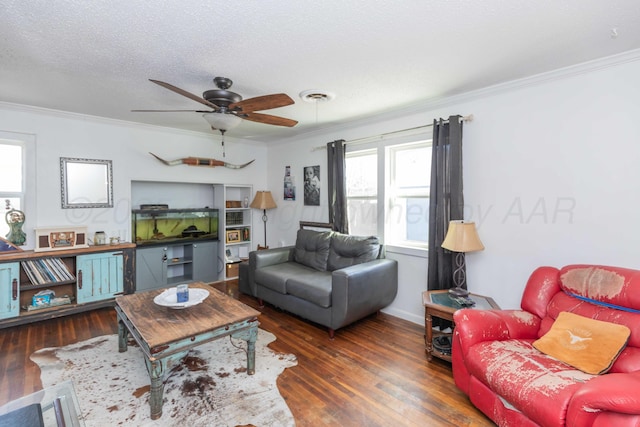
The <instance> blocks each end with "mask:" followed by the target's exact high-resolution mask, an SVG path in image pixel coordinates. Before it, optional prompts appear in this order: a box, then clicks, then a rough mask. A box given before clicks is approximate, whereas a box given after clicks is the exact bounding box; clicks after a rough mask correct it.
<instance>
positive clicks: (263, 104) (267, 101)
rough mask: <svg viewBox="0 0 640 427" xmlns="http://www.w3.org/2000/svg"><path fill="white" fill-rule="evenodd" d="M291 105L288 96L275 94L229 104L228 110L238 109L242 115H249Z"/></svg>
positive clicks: (291, 100) (291, 101) (291, 102)
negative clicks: (253, 112)
mask: <svg viewBox="0 0 640 427" xmlns="http://www.w3.org/2000/svg"><path fill="white" fill-rule="evenodd" d="M293 103H294V102H293V99H291V98H290V97H289V95H287V94H285V93H275V94H273V95H263V96H256V97H255V98H249V99H245V100H244V101H240V102H236V103H233V104H229V109H230V110H237V109H239V110H240V111H241V112H243V113H251V112H252V111H260V110H270V109H272V108H278V107H286V106H287V105H291V104H293Z"/></svg>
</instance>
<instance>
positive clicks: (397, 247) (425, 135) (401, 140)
mask: <svg viewBox="0 0 640 427" xmlns="http://www.w3.org/2000/svg"><path fill="white" fill-rule="evenodd" d="M420 142H422V143H426V144H428V146H429V147H430V146H431V143H432V135H431V132H430V129H426V130H423V131H422V132H418V133H413V134H411V135H403V136H396V137H389V138H387V137H385V138H382V139H380V140H378V141H376V142H364V143H354V144H349V143H347V148H346V151H347V153H346V155H347V156H354V155H358V154H357V153H358V152H363V151H365V150H371V149H375V150H377V155H378V195H377V202H378V233H377V235H378V236H379V237H380V239H381V241H382V242H383V243H385V248H386V251H387V252H393V253H400V254H405V255H410V256H418V257H426V256H427V252H428V247H427V245H423V244H419V245H407V244H404V243H403V244H397V243H394V244H389V243H386V242H385V237H384V236H385V228H386V227H385V225H386V223H387V212H386V203H385V202H386V200H387V195H386V191H387V183H386V180H387V173H386V170H387V168H388V165H387V153H386V152H387V150H386V148H387V147H394V146H400V145H406V144H413V143H420ZM347 173H349V172H348V171H347ZM429 184H430V183H429Z"/></svg>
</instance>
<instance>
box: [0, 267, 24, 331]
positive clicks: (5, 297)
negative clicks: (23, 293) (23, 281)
mask: <svg viewBox="0 0 640 427" xmlns="http://www.w3.org/2000/svg"><path fill="white" fill-rule="evenodd" d="M19 292H20V263H19V262H8V263H2V264H0V319H8V318H10V317H17V316H18V315H19V314H20V293H19Z"/></svg>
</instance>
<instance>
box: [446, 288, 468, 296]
mask: <svg viewBox="0 0 640 427" xmlns="http://www.w3.org/2000/svg"><path fill="white" fill-rule="evenodd" d="M449 295H451V296H454V297H466V296H469V291H468V290H466V289H463V288H460V287H455V288H451V289H449Z"/></svg>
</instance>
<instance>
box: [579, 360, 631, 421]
mask: <svg viewBox="0 0 640 427" xmlns="http://www.w3.org/2000/svg"><path fill="white" fill-rule="evenodd" d="M638 390H640V371H635V372H631V373H615V374H604V375H601V376H599V377H596V378H593V379H591V380H589V381H588V382H587V383H585V385H584V386H582V387H581V388H580V389H579V390H578V391H576V393H575V394H574V395H573V397H572V398H571V402H569V408H568V410H567V425H575V426H590V425H594V424H597V425H607V424H606V423H605V424H603V422H604V421H605V420H606V419H607V418H608V417H614V418H615V420H616V422H615V424H608V425H616V427H624V426H634V427H635V426H638V425H640V393H638Z"/></svg>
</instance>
